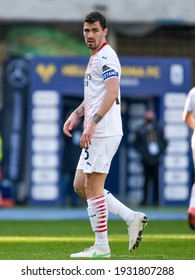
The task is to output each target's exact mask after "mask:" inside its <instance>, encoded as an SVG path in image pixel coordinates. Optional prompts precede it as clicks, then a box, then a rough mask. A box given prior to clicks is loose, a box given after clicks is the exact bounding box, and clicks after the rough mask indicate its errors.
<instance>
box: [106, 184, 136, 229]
mask: <svg viewBox="0 0 195 280" xmlns="http://www.w3.org/2000/svg"><path fill="white" fill-rule="evenodd" d="M104 196H105V198H106V203H107V206H108V211H109V212H110V213H112V214H115V215H118V216H120V217H121V218H122V219H123V220H124V221H125V222H126V223H127V225H129V223H130V222H131V221H132V220H133V219H134V217H135V213H136V212H135V211H133V210H131V209H130V208H128V207H127V206H125V205H124V204H123V203H122V202H120V201H119V200H118V199H117V198H116V197H114V196H113V195H112V194H111V193H110V192H109V191H107V190H105V189H104Z"/></svg>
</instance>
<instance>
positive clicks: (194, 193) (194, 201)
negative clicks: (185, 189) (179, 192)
mask: <svg viewBox="0 0 195 280" xmlns="http://www.w3.org/2000/svg"><path fill="white" fill-rule="evenodd" d="M189 208H195V183H194V184H193V186H192V190H191V195H190V204H189Z"/></svg>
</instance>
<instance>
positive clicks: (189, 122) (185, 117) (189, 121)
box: [183, 110, 195, 129]
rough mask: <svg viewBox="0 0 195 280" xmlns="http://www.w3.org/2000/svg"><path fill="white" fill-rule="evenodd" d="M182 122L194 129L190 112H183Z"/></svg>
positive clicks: (193, 121)
mask: <svg viewBox="0 0 195 280" xmlns="http://www.w3.org/2000/svg"><path fill="white" fill-rule="evenodd" d="M183 121H184V122H185V123H186V124H187V125H188V126H189V127H190V128H191V129H195V120H194V116H193V112H192V111H186V110H184V112H183Z"/></svg>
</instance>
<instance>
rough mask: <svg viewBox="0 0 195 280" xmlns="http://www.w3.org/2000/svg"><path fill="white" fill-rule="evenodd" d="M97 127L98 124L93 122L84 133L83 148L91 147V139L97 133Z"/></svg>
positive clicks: (82, 137) (81, 143) (81, 144)
mask: <svg viewBox="0 0 195 280" xmlns="http://www.w3.org/2000/svg"><path fill="white" fill-rule="evenodd" d="M96 125H97V124H96V123H95V122H93V121H91V122H90V124H89V125H88V126H87V127H86V129H85V130H84V131H83V134H82V136H81V140H80V146H81V148H84V149H87V148H89V145H91V139H92V136H93V134H94V133H95V129H96Z"/></svg>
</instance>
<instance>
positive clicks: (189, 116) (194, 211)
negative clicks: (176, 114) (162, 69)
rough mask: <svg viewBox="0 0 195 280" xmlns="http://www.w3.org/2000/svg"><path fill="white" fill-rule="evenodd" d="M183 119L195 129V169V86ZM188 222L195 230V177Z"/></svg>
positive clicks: (194, 148) (194, 153)
mask: <svg viewBox="0 0 195 280" xmlns="http://www.w3.org/2000/svg"><path fill="white" fill-rule="evenodd" d="M183 121H184V122H185V123H186V124H187V125H188V126H189V127H190V128H191V129H192V130H193V134H192V138H191V148H192V157H193V163H194V170H195V87H194V88H192V89H191V90H190V91H189V93H188V95H187V98H186V102H185V106H184V111H183ZM188 224H189V226H190V227H191V228H192V229H194V230H195V179H194V183H193V186H192V189H191V195H190V202H189V207H188Z"/></svg>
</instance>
